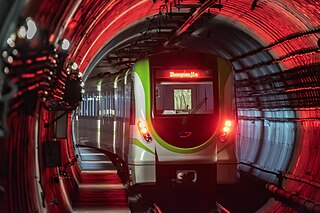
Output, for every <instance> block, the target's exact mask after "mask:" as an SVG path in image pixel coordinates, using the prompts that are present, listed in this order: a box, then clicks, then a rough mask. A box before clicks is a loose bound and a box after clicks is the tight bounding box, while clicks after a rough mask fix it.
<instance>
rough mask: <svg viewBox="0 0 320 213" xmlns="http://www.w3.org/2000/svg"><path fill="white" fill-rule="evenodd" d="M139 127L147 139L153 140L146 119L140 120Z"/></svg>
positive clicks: (148, 140)
mask: <svg viewBox="0 0 320 213" xmlns="http://www.w3.org/2000/svg"><path fill="white" fill-rule="evenodd" d="M138 129H139V132H140V134H141V135H142V137H143V138H144V139H145V140H146V141H147V142H150V141H152V137H151V135H150V133H149V130H148V126H147V124H146V122H145V121H138Z"/></svg>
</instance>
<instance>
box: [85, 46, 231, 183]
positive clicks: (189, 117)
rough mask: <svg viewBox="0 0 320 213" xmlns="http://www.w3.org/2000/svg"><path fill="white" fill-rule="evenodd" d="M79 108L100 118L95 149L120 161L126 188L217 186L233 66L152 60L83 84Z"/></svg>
mask: <svg viewBox="0 0 320 213" xmlns="http://www.w3.org/2000/svg"><path fill="white" fill-rule="evenodd" d="M79 109H80V110H79V115H80V117H82V118H88V117H90V116H91V117H95V118H99V129H100V132H101V133H100V134H101V135H102V134H103V135H104V139H103V141H101V142H99V143H101V144H99V147H103V148H104V149H107V150H109V151H110V152H112V153H114V154H116V156H119V159H121V160H122V161H121V162H122V163H120V164H121V166H119V167H125V169H123V168H122V171H127V172H126V173H127V174H126V175H124V176H125V177H126V178H125V179H126V182H127V183H128V185H131V186H143V185H155V184H156V185H161V186H165V185H168V186H170V185H172V184H180V185H183V184H184V183H186V184H197V185H202V186H204V187H206V188H214V185H215V184H216V182H217V144H218V143H229V142H230V141H231V140H233V139H234V136H233V132H234V131H233V129H234V109H233V77H232V66H231V64H230V63H229V62H228V61H226V60H224V59H222V58H220V57H217V56H215V55H212V54H208V53H202V52H187V51H166V52H162V53H158V54H154V55H151V56H149V57H147V58H144V59H142V60H139V61H138V62H136V63H135V64H134V66H133V67H132V68H131V69H129V70H128V71H126V72H123V73H121V74H118V75H111V76H109V77H108V78H105V79H102V80H100V81H98V82H97V83H96V85H94V86H91V89H90V86H86V95H85V96H84V97H83V101H82V103H81V105H80V108H79ZM86 123H89V124H88V125H90V126H91V127H92V124H90V122H86ZM101 137H102V136H101Z"/></svg>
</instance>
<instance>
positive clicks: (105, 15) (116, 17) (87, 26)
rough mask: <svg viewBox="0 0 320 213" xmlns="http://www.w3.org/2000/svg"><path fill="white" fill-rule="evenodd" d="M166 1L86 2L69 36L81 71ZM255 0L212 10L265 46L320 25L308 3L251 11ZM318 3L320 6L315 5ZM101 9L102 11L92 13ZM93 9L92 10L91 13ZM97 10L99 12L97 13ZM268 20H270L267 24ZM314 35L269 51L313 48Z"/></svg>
mask: <svg viewBox="0 0 320 213" xmlns="http://www.w3.org/2000/svg"><path fill="white" fill-rule="evenodd" d="M183 3H184V4H187V3H197V1H184V2H183ZM162 4H163V2H161V1H157V3H156V4H154V3H151V1H149V0H143V1H136V0H131V1H129V0H128V1H117V2H103V3H97V2H96V3H93V2H92V1H85V2H83V3H81V7H80V8H81V9H79V10H78V11H77V12H76V13H75V15H74V17H73V18H72V20H71V21H70V25H69V26H68V27H67V29H66V33H65V37H67V38H73V40H72V41H71V43H76V44H78V45H76V46H77V47H74V46H73V49H72V50H71V52H73V54H71V55H72V57H73V61H75V62H77V63H78V64H79V69H80V71H84V70H85V68H86V67H87V65H88V63H90V61H91V60H92V58H93V57H94V56H95V54H97V52H98V51H99V50H100V49H101V48H102V47H103V46H104V45H105V44H106V43H107V42H108V41H110V39H112V38H113V37H114V36H115V35H116V34H117V33H118V32H120V31H122V30H123V29H125V28H126V27H128V26H129V25H131V24H133V23H135V22H138V21H139V20H141V19H144V18H145V17H148V16H151V15H154V14H157V13H158V12H159V7H160V5H162ZM251 4H252V1H251V0H242V1H228V2H223V9H222V10H221V11H219V10H214V9H212V12H214V13H217V14H218V15H221V17H223V19H226V20H227V19H229V21H230V20H231V21H233V22H234V23H236V24H237V25H238V27H240V28H241V29H243V30H244V31H246V32H247V33H249V34H251V35H254V36H255V37H256V38H258V39H259V40H260V41H261V42H262V43H264V44H265V45H269V44H272V43H275V42H277V40H278V39H281V38H283V37H286V36H289V35H292V34H294V33H297V32H301V31H303V30H308V29H309V28H310V25H311V26H319V25H320V21H319V20H318V19H314V23H307V24H308V25H307V24H306V20H307V17H309V16H311V17H315V18H316V15H315V14H314V10H316V9H317V8H315V6H313V7H310V9H306V8H303V7H304V5H303V4H304V2H302V3H297V2H292V3H291V4H285V2H283V3H282V2H271V1H270V2H259V7H256V8H255V9H254V10H251ZM315 4H316V3H315ZM92 8H98V10H97V9H96V10H92ZM90 9H91V10H90ZM288 9H290V10H292V11H299V10H300V9H303V10H304V12H305V15H306V16H305V17H301V16H300V17H296V14H295V13H290V12H288ZM93 11H95V12H93ZM266 20H268V21H266ZM310 37H311V36H309V37H308V36H305V37H298V38H296V39H292V40H289V41H287V42H283V43H281V45H275V46H272V47H271V48H270V49H269V51H271V52H273V53H274V55H276V56H279V57H282V56H284V55H285V54H286V53H287V52H288V51H289V52H290V51H294V50H297V49H301V48H310V46H312V45H314V43H315V38H310ZM298 63H300V61H296V62H293V63H292V62H291V64H290V63H289V64H285V65H284V68H290V67H294V66H296V65H297V64H298Z"/></svg>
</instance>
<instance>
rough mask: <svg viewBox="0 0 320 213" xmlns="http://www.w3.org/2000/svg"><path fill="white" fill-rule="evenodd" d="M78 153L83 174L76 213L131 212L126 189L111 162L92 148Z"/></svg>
mask: <svg viewBox="0 0 320 213" xmlns="http://www.w3.org/2000/svg"><path fill="white" fill-rule="evenodd" d="M77 150H78V154H79V165H80V169H81V172H80V175H79V177H78V181H79V189H78V193H77V195H76V196H75V197H74V198H73V209H74V212H87V213H90V212H110V213H111V212H114V213H125V212H130V210H129V208H128V203H127V195H126V191H125V188H124V186H123V184H122V183H121V180H120V178H119V177H118V175H117V171H116V169H115V167H114V166H113V165H112V163H111V161H110V159H109V158H108V157H107V156H106V155H104V154H103V153H100V152H99V151H97V150H94V149H91V148H87V147H78V148H77Z"/></svg>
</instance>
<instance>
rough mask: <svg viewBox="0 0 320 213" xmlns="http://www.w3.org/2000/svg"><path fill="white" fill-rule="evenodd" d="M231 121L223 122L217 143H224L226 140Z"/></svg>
mask: <svg viewBox="0 0 320 213" xmlns="http://www.w3.org/2000/svg"><path fill="white" fill-rule="evenodd" d="M231 126H232V121H230V120H226V121H225V122H224V126H223V128H222V131H221V132H220V133H219V137H218V138H219V141H220V142H225V141H226V140H227V139H228V136H229V133H230V131H231Z"/></svg>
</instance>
